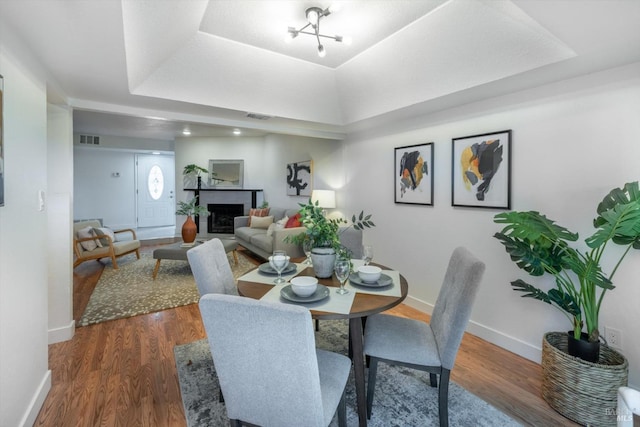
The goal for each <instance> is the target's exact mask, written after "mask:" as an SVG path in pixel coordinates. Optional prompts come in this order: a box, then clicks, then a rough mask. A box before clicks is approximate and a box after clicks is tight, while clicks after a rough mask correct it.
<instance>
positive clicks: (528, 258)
mask: <svg viewBox="0 0 640 427" xmlns="http://www.w3.org/2000/svg"><path fill="white" fill-rule="evenodd" d="M493 237H495V238H496V239H498V240H499V241H500V243H502V244H503V245H504V247H505V250H506V251H507V253H508V254H509V256H510V257H511V261H513V262H514V263H516V265H517V266H518V267H519V268H521V269H523V270H524V271H526V272H527V273H529V274H530V275H532V276H542V275H543V274H544V273H545V272H548V273H551V274H554V273H555V272H558V271H561V270H563V269H564V268H565V267H566V264H565V262H564V257H565V255H564V253H565V252H566V251H567V250H570V248H568V247H566V246H565V245H564V242H561V243H562V244H561V245H560V246H551V247H543V246H541V245H535V244H531V243H529V242H527V241H524V240H522V239H517V238H513V237H512V236H507V235H505V234H502V233H495V234H494V235H493Z"/></svg>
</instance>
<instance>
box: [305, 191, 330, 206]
mask: <svg viewBox="0 0 640 427" xmlns="http://www.w3.org/2000/svg"><path fill="white" fill-rule="evenodd" d="M316 201H317V202H318V206H320V207H321V208H323V209H333V208H335V207H336V192H335V191H333V190H313V192H312V193H311V202H313V203H314V204H315V203H316Z"/></svg>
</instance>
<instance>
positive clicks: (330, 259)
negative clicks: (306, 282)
mask: <svg viewBox="0 0 640 427" xmlns="http://www.w3.org/2000/svg"><path fill="white" fill-rule="evenodd" d="M299 212H300V222H301V223H302V225H303V226H304V227H305V228H306V230H305V231H304V232H303V233H300V234H298V235H295V236H290V237H287V238H286V240H287V241H289V242H291V243H296V244H302V243H303V242H304V241H305V240H309V241H311V246H312V247H313V249H311V259H312V261H313V268H314V271H315V273H316V276H317V277H320V278H326V277H331V274H332V273H333V264H334V263H335V259H336V256H340V257H345V258H347V257H349V256H350V253H349V250H348V249H347V248H345V247H344V246H342V244H341V243H340V234H341V233H343V232H344V231H345V230H347V229H348V228H349V227H342V228H340V226H341V225H343V224H349V222H348V221H347V220H345V219H343V218H331V219H329V218H327V217H326V215H325V212H324V209H322V208H321V207H320V206H318V202H317V201H316V202H315V203H314V202H313V201H311V199H309V201H308V202H307V203H300V211H299ZM350 226H352V227H353V228H354V229H356V230H363V229H365V228H371V227H375V224H374V223H373V221H371V215H365V214H364V211H362V212H360V214H359V215H358V216H357V217H356V215H353V216H352V218H351V225H350Z"/></svg>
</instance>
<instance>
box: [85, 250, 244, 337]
mask: <svg viewBox="0 0 640 427" xmlns="http://www.w3.org/2000/svg"><path fill="white" fill-rule="evenodd" d="M227 257H228V258H229V264H230V265H231V270H232V271H233V274H234V277H236V278H238V277H240V276H241V275H242V274H244V273H245V272H247V271H248V270H250V269H251V268H254V267H255V265H254V264H253V263H251V261H249V260H248V259H247V258H246V257H244V256H242V255H241V254H238V265H237V266H236V265H235V261H234V260H233V256H232V255H231V254H227ZM155 264H156V260H155V259H153V255H152V254H145V253H143V254H141V256H140V259H137V258H136V256H135V255H133V254H132V255H127V256H124V257H122V258H120V259H119V260H118V267H119V268H118V270H114V269H113V268H112V267H111V266H110V265H109V266H107V267H106V268H105V269H104V271H103V272H102V275H101V276H100V279H99V280H98V284H97V285H96V287H95V289H94V291H93V293H92V294H91V298H90V299H89V303H88V304H87V308H86V309H85V311H84V313H83V314H82V317H81V318H80V321H79V322H78V324H79V325H80V326H87V325H91V324H94V323H100V322H105V321H107V320H114V319H121V318H124V317H131V316H137V315H140V314H147V313H153V312H156V311H161V310H166V309H168V308H174V307H180V306H183V305H187V304H193V303H196V302H198V300H199V299H200V295H199V294H198V289H197V288H196V282H195V280H194V278H193V274H192V273H191V268H190V267H189V263H188V262H187V261H176V260H167V259H163V260H162V262H161V263H160V270H159V271H158V277H157V278H156V280H153V277H152V273H153V268H154V266H155Z"/></svg>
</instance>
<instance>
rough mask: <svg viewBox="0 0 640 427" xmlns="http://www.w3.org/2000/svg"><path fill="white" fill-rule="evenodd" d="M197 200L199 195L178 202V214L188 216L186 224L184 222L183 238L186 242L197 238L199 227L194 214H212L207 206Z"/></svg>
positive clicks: (191, 241)
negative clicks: (199, 203) (201, 204)
mask: <svg viewBox="0 0 640 427" xmlns="http://www.w3.org/2000/svg"><path fill="white" fill-rule="evenodd" d="M197 201H198V196H195V197H193V198H192V199H191V200H190V201H188V202H178V209H176V215H185V216H186V217H187V219H186V220H185V221H184V224H182V240H183V241H184V243H193V242H194V241H195V240H196V235H197V234H198V231H197V230H198V228H197V226H196V223H195V222H194V221H193V216H200V215H204V216H209V215H210V214H211V212H209V210H208V209H207V207H206V206H200V205H198V204H197Z"/></svg>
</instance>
